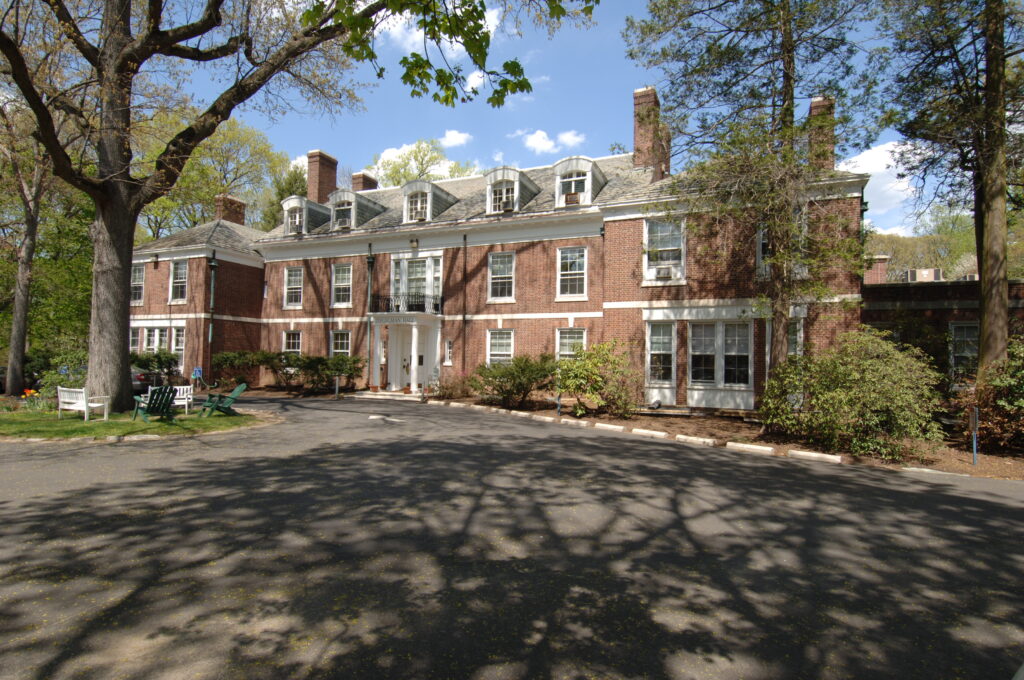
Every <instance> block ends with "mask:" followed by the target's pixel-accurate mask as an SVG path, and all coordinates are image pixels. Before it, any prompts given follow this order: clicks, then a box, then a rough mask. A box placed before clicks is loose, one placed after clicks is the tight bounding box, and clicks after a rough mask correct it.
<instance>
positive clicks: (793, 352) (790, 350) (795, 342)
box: [786, 319, 804, 356]
mask: <svg viewBox="0 0 1024 680" xmlns="http://www.w3.org/2000/svg"><path fill="white" fill-rule="evenodd" d="M803 353H804V320H803V319H791V320H790V322H789V325H788V326H787V327H786V354H788V355H789V356H799V355H801V354H803Z"/></svg>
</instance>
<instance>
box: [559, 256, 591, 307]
mask: <svg viewBox="0 0 1024 680" xmlns="http://www.w3.org/2000/svg"><path fill="white" fill-rule="evenodd" d="M586 295H587V249H586V248H585V247H583V246H572V247H570V248H559V249H558V296H557V297H559V298H571V299H582V298H585V297H586Z"/></svg>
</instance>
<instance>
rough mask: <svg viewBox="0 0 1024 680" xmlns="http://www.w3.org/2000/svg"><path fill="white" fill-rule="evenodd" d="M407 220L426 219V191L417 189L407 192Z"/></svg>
mask: <svg viewBox="0 0 1024 680" xmlns="http://www.w3.org/2000/svg"><path fill="white" fill-rule="evenodd" d="M408 200H409V221H410V222H416V221H419V220H425V219H427V192H425V191H418V192H416V193H415V194H409V199H408Z"/></svg>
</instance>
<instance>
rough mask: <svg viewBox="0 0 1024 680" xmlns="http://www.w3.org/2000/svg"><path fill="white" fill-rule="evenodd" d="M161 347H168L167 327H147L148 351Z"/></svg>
mask: <svg viewBox="0 0 1024 680" xmlns="http://www.w3.org/2000/svg"><path fill="white" fill-rule="evenodd" d="M160 349H167V329H166V328H147V329H146V351H147V352H155V351H157V350H160Z"/></svg>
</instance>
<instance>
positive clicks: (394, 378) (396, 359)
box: [388, 325, 412, 391]
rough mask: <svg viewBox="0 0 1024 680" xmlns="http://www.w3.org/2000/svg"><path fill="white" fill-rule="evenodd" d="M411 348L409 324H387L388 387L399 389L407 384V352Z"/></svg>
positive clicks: (409, 351)
mask: <svg viewBox="0 0 1024 680" xmlns="http://www.w3.org/2000/svg"><path fill="white" fill-rule="evenodd" d="M411 349H412V332H411V327H410V326H405V325H391V326H388V389H389V390H392V391H394V390H400V389H402V388H404V387H406V386H407V385H408V384H409V354H410V353H411Z"/></svg>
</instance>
